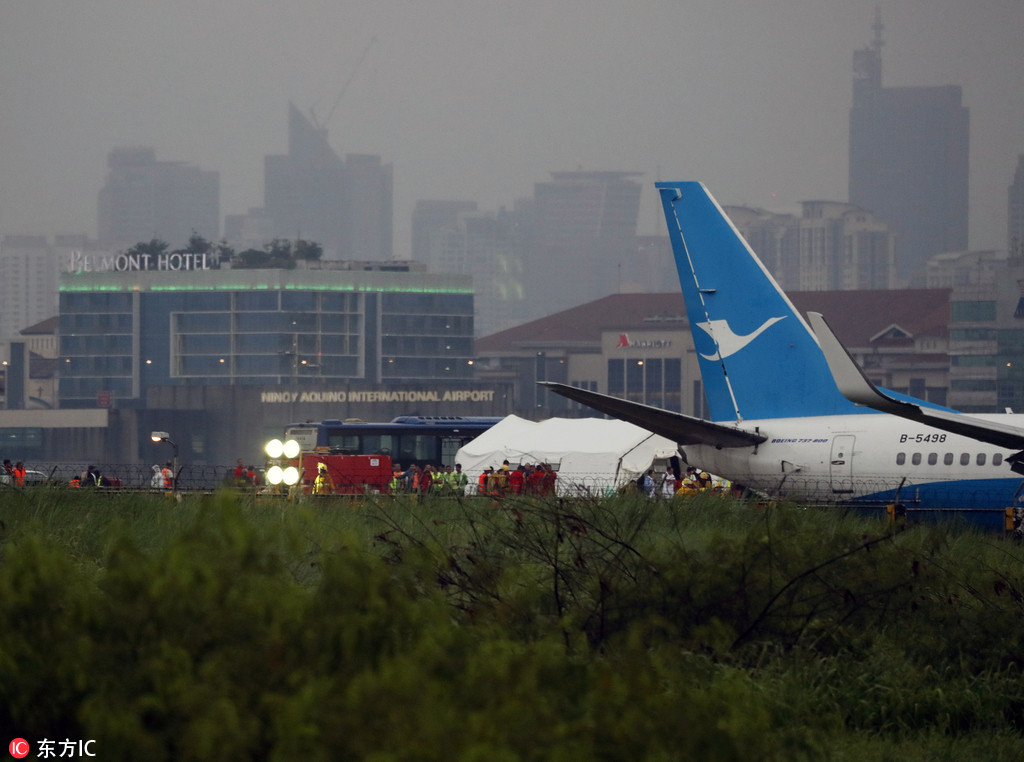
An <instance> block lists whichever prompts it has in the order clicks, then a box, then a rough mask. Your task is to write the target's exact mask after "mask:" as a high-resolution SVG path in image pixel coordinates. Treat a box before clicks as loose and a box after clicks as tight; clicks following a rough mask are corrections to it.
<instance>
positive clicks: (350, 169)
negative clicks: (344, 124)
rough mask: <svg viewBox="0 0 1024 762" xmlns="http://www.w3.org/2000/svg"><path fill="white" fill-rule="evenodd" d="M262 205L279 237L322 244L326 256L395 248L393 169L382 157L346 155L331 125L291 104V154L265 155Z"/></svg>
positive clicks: (366, 255)
mask: <svg viewBox="0 0 1024 762" xmlns="http://www.w3.org/2000/svg"><path fill="white" fill-rule="evenodd" d="M264 172H265V174H264V209H263V211H262V214H263V215H265V217H266V218H267V219H268V220H269V225H270V229H271V230H272V231H273V235H274V236H275V237H277V238H284V239H289V240H294V239H296V238H304V239H306V240H311V241H315V242H317V243H319V244H320V245H321V246H322V247H323V249H324V255H325V257H326V258H328V259H349V260H364V261H379V260H385V259H391V258H392V253H393V245H392V238H393V236H392V225H393V216H394V215H393V198H394V192H393V187H392V186H393V180H392V176H393V172H392V167H391V165H390V164H382V163H381V159H380V157H379V156H367V155H361V154H349V155H347V156H346V157H345V159H342V158H341V157H339V156H338V155H337V154H336V153H335V152H334V150H333V149H332V148H331V147H330V145H329V144H328V142H327V130H326V129H325V128H322V127H317V126H315V125H314V124H312V123H311V122H310V121H309V120H308V119H306V117H304V116H303V115H302V113H301V112H300V111H299V110H298V109H297V108H296V107H295V106H294V105H293V104H289V105H288V153H287V154H285V155H277V156H266V157H265V158H264Z"/></svg>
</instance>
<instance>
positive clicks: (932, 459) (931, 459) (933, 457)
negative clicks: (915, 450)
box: [928, 452, 939, 466]
mask: <svg viewBox="0 0 1024 762" xmlns="http://www.w3.org/2000/svg"><path fill="white" fill-rule="evenodd" d="M938 462H939V454H938V453H937V452H930V453H928V465H929V466H934V465H935V464H936V463H938Z"/></svg>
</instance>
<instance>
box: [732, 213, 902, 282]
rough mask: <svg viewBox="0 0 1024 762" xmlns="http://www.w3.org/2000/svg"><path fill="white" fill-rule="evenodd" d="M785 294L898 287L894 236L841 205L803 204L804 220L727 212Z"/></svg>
mask: <svg viewBox="0 0 1024 762" xmlns="http://www.w3.org/2000/svg"><path fill="white" fill-rule="evenodd" d="M725 209H726V211H727V212H728V214H729V217H730V219H732V221H733V224H735V225H736V227H737V229H738V230H739V231H740V232H741V233H742V234H743V237H744V238H746V239H747V242H748V243H749V244H750V246H751V248H752V249H753V250H754V251H755V252H756V253H757V255H758V257H759V258H760V259H761V261H762V262H764V264H765V267H767V268H768V269H769V271H771V273H772V276H774V278H775V280H776V281H778V283H779V285H780V286H781V287H782V288H783V290H785V291H856V290H862V289H889V288H893V287H894V285H895V283H894V282H895V271H894V264H893V259H894V252H895V246H896V241H895V236H894V235H893V234H892V232H891V231H890V230H889V228H888V226H887V225H886V224H885V223H883V222H881V221H879V220H878V219H877V218H876V217H875V216H874V215H872V214H870V213H869V212H867V211H865V210H864V209H861V208H860V207H858V206H854V205H853V204H845V203H840V202H838V201H804V202H803V204H802V213H801V216H800V217H796V216H794V215H792V214H772V213H771V212H766V211H764V210H763V209H750V208H748V207H735V206H727V207H725Z"/></svg>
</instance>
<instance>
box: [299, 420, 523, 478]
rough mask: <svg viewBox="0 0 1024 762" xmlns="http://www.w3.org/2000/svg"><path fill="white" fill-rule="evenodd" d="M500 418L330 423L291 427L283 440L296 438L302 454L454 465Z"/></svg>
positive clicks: (323, 422)
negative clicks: (384, 457)
mask: <svg viewBox="0 0 1024 762" xmlns="http://www.w3.org/2000/svg"><path fill="white" fill-rule="evenodd" d="M501 420H503V419H502V417H489V416H418V415H408V416H400V417H398V418H395V419H394V420H392V421H389V422H387V423H367V422H366V421H359V420H345V421H339V420H326V421H319V422H316V423H313V422H306V423H293V424H289V426H288V427H287V428H286V429H285V439H286V440H287V439H294V440H295V441H296V442H298V443H299V446H300V448H301V449H302V452H320V453H325V454H331V455H389V456H391V460H392V462H393V463H395V464H399V465H401V466H402V467H403V468H408V467H409V466H411V465H413V464H414V463H415V464H416V465H418V466H424V465H426V464H428V463H429V464H430V465H433V466H438V465H440V466H454V465H455V453H457V452H458V451H459V448H460V447H462V446H463V445H464V444H466V443H467V442H470V441H472V440H473V439H476V437H478V436H480V434H482V433H483V432H485V431H487V430H488V429H489V428H491V426H493V425H494V424H496V423H497V422H498V421H501Z"/></svg>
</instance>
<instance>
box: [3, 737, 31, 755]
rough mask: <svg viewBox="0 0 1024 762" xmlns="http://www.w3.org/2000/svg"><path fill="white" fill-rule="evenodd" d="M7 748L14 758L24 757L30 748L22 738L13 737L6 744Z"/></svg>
mask: <svg viewBox="0 0 1024 762" xmlns="http://www.w3.org/2000/svg"><path fill="white" fill-rule="evenodd" d="M7 750H8V751H9V752H10V753H11V756H12V757H14V758H15V759H24V758H25V757H27V756H28V753H29V752H30V751H31V750H32V749H31V747H30V746H29V745H28V741H26V740H25V739H24V738H15V739H14V740H13V741H11V743H10V744H9V745H8V746H7Z"/></svg>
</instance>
